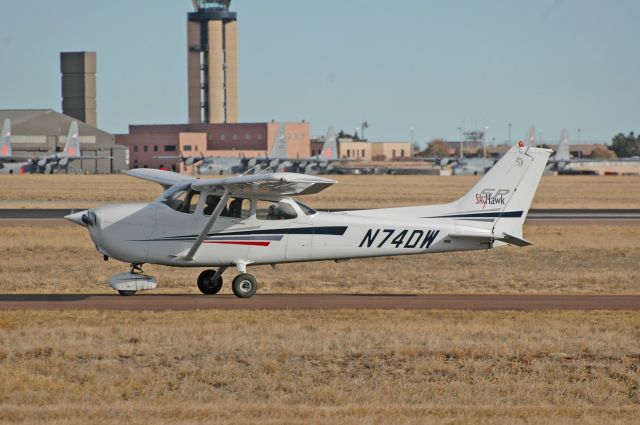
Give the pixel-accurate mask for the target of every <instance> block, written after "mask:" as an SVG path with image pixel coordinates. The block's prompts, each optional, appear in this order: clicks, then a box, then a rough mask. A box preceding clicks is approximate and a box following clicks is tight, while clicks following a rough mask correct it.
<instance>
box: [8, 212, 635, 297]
mask: <svg viewBox="0 0 640 425" xmlns="http://www.w3.org/2000/svg"><path fill="white" fill-rule="evenodd" d="M0 232H1V233H2V235H3V237H2V238H0V252H1V253H3V255H2V256H0V293H100V292H107V293H112V292H113V290H112V289H111V288H109V286H108V285H107V281H108V279H109V277H110V276H111V275H113V274H116V273H121V272H124V271H127V270H128V265H126V264H124V263H120V262H117V261H114V260H110V261H108V262H104V261H103V260H102V256H101V255H100V254H98V253H97V252H96V251H95V248H94V246H93V244H92V242H91V240H90V238H89V235H88V233H87V231H86V230H85V229H84V228H82V227H80V226H76V225H72V224H69V225H64V224H63V225H53V226H52V225H49V226H46V227H43V226H40V225H23V226H9V225H3V226H2V227H0ZM525 237H526V238H527V239H529V240H531V241H533V242H534V243H535V245H533V246H530V247H526V248H517V247H502V248H497V249H493V250H490V251H475V252H459V253H447V254H433V255H418V256H406V257H390V258H379V259H362V260H352V261H348V262H344V263H338V264H336V263H334V262H318V263H298V264H282V265H278V267H277V269H276V270H273V269H272V268H271V267H269V266H259V267H250V272H251V273H252V274H254V275H255V276H256V277H257V279H258V282H259V286H260V288H259V292H260V293H422V294H424V293H564V294H567V293H568V294H571V293H580V294H588V293H593V294H607V293H610V294H614V293H615V294H638V293H640V282H639V281H638V279H637V276H636V274H635V273H634V272H633V270H636V269H637V266H638V258H640V243H639V242H638V241H640V226H629V225H620V226H589V225H587V226H561V225H531V226H525ZM144 270H145V272H147V273H149V274H151V275H154V276H156V277H157V278H158V285H159V287H158V289H157V290H156V291H154V292H156V293H157V292H160V293H197V292H198V290H197V288H196V285H195V279H196V277H197V275H198V273H200V271H201V270H202V269H199V268H196V269H176V268H169V267H162V266H153V265H145V266H144ZM234 274H235V270H231V269H230V270H229V271H228V272H227V273H226V274H225V275H224V278H225V280H226V282H227V284H225V287H224V288H223V290H222V292H223V293H231V290H230V287H229V285H228V283H229V282H230V281H231V279H232V277H233V276H234Z"/></svg>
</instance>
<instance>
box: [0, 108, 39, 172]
mask: <svg viewBox="0 0 640 425" xmlns="http://www.w3.org/2000/svg"><path fill="white" fill-rule="evenodd" d="M25 160H26V161H25ZM30 166H31V162H30V158H28V157H24V156H15V155H13V149H12V148H11V121H10V120H9V118H6V119H5V120H4V124H3V125H2V131H0V174H24V173H25V172H26V170H27V169H29V168H30Z"/></svg>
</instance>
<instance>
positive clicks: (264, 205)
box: [256, 201, 298, 220]
mask: <svg viewBox="0 0 640 425" xmlns="http://www.w3.org/2000/svg"><path fill="white" fill-rule="evenodd" d="M296 217H298V214H296V211H295V210H294V209H293V207H292V206H291V205H289V204H287V203H286V202H274V201H258V204H257V205H256V218H257V219H258V220H291V219H294V218H296Z"/></svg>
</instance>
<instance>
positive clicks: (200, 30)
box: [187, 0, 238, 124]
mask: <svg viewBox="0 0 640 425" xmlns="http://www.w3.org/2000/svg"><path fill="white" fill-rule="evenodd" d="M230 3H231V0H217V1H215V0H193V7H194V9H195V12H191V13H188V14H187V17H188V21H187V44H188V47H189V53H188V78H189V123H192V124H193V123H213V124H220V123H236V122H238V33H237V22H236V14H235V12H229V4H230Z"/></svg>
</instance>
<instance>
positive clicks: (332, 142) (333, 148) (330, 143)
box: [320, 127, 338, 160]
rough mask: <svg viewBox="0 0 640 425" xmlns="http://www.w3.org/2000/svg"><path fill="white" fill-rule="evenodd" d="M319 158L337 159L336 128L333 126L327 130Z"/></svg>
mask: <svg viewBox="0 0 640 425" xmlns="http://www.w3.org/2000/svg"><path fill="white" fill-rule="evenodd" d="M320 159H332V160H333V159H338V142H337V141H336V130H335V128H333V127H329V130H328V131H327V136H326V137H325V139H324V144H323V145H322V152H320Z"/></svg>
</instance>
